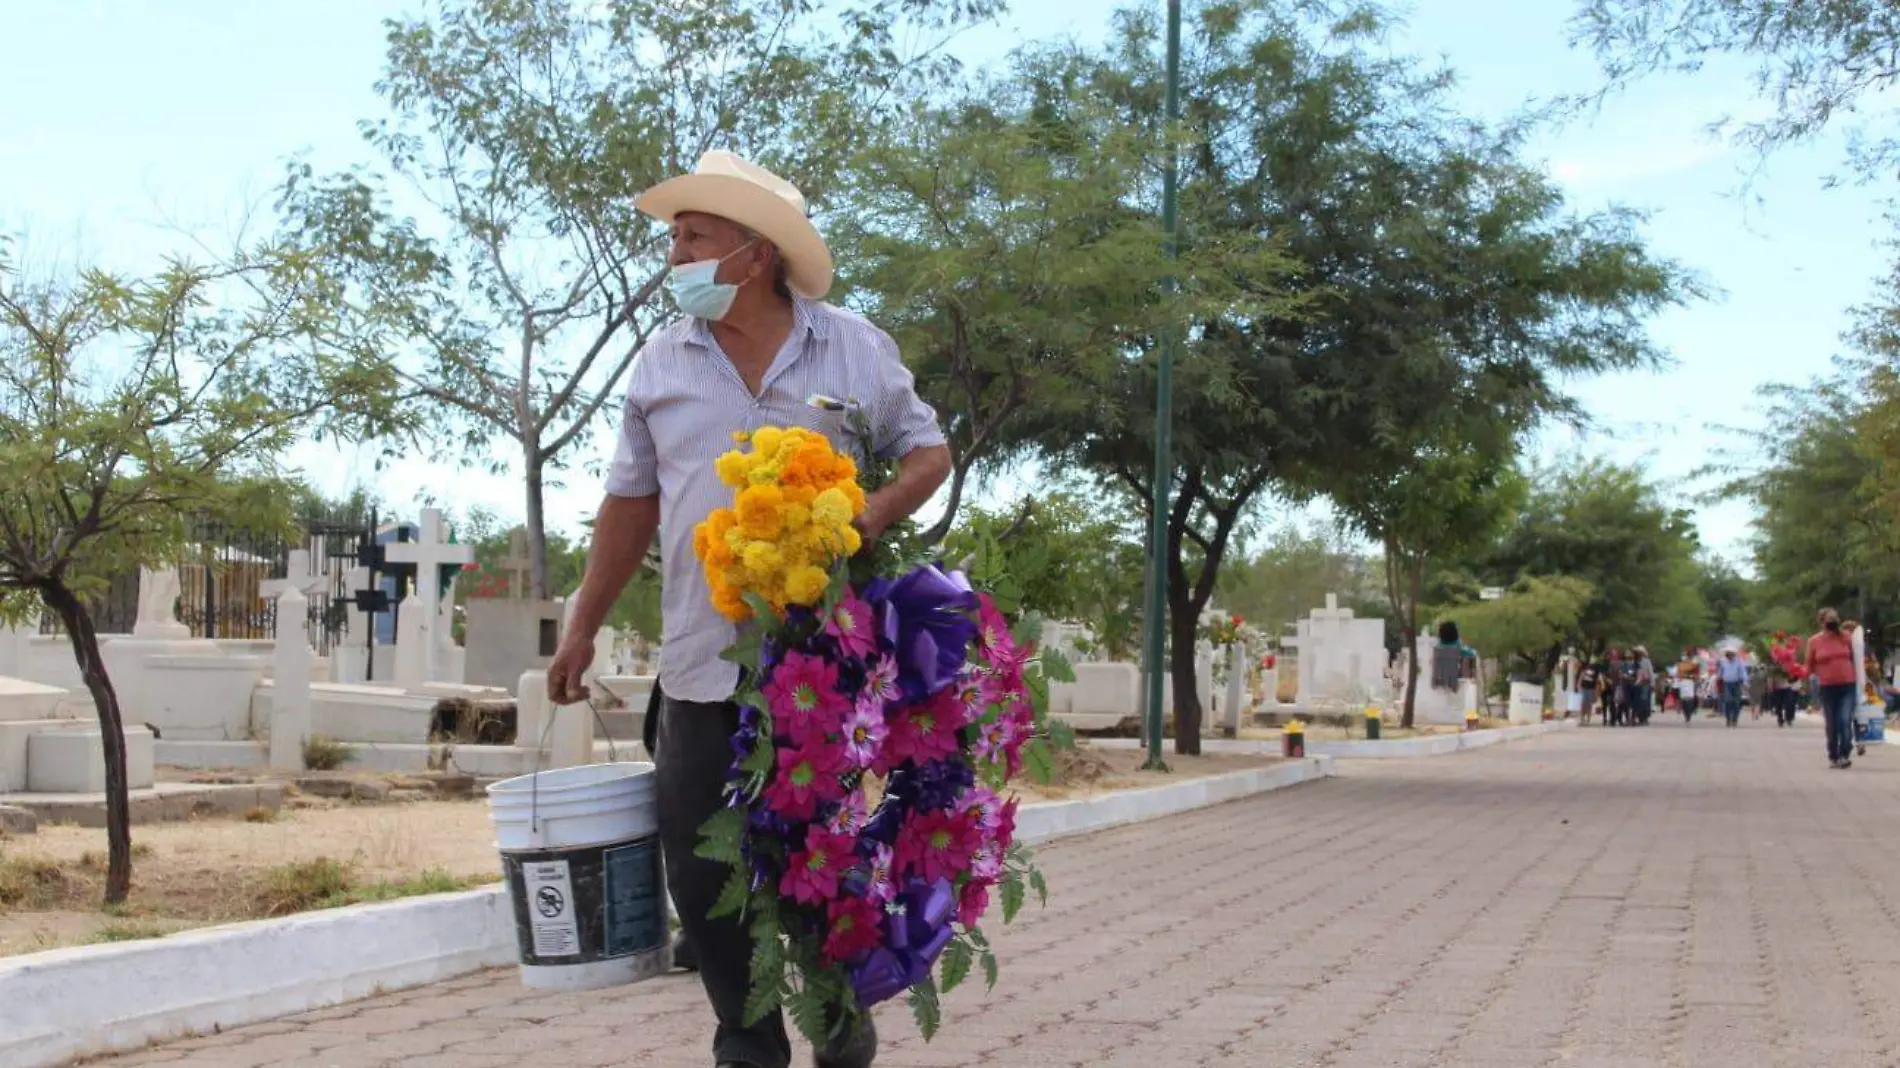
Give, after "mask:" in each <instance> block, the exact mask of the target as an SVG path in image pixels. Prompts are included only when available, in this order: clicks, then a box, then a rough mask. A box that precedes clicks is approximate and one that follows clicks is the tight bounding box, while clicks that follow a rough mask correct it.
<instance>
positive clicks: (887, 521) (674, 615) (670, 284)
mask: <svg viewBox="0 0 1900 1068" xmlns="http://www.w3.org/2000/svg"><path fill="white" fill-rule="evenodd" d="M638 207H639V209H640V210H641V211H643V212H645V213H646V214H648V215H650V216H652V217H654V218H656V219H659V220H660V221H661V222H664V223H668V224H670V225H671V227H672V235H673V238H672V240H673V244H672V253H671V256H670V263H671V265H672V266H671V271H670V273H669V275H668V277H667V281H666V285H667V289H668V291H669V292H670V293H671V295H672V298H673V301H674V303H675V304H676V305H678V307H679V310H680V311H681V312H682V313H684V317H683V318H681V319H680V320H679V321H678V322H676V323H674V324H672V325H671V326H668V327H667V328H666V329H664V330H662V331H660V332H659V333H657V334H655V335H654V336H653V338H652V339H651V340H649V341H648V342H647V344H646V346H645V347H644V348H643V349H642V350H641V351H640V354H639V356H638V358H637V359H636V360H635V361H634V364H633V369H632V371H631V372H630V375H629V378H628V382H627V398H626V407H625V411H624V414H623V418H622V420H621V426H620V441H619V447H618V449H617V451H616V453H615V455H614V461H613V465H612V468H611V470H610V471H609V472H608V476H607V486H606V488H607V494H606V499H605V500H604V501H603V502H602V503H601V506H600V515H599V518H598V520H597V521H596V523H595V526H594V537H593V544H592V547H591V548H590V549H589V552H588V560H587V574H586V577H585V578H583V579H582V581H581V589H580V593H579V594H578V595H577V600H578V603H577V605H576V606H575V609H574V617H573V619H574V622H573V626H572V628H571V629H570V630H569V632H568V633H566V634H564V635H562V636H561V648H560V651H559V652H558V653H557V654H556V656H555V658H554V661H553V663H552V664H551V665H550V667H549V668H548V690H549V693H550V695H551V696H552V697H553V699H554V700H555V701H557V702H560V703H563V704H568V703H573V702H575V701H578V700H584V699H585V697H586V691H585V690H584V689H583V688H582V687H581V683H580V677H581V672H582V670H583V669H584V668H585V667H586V666H587V664H588V662H589V660H590V659H591V655H592V653H591V651H592V649H593V641H594V634H595V632H596V631H598V630H599V629H600V626H601V622H602V621H603V620H604V619H605V618H606V616H607V613H608V610H609V609H610V608H611V607H612V605H613V603H614V600H615V598H616V597H618V596H619V594H620V592H621V590H622V589H623V588H624V587H625V586H626V584H627V581H628V580H629V579H630V578H631V577H632V575H633V572H634V569H635V568H636V567H637V566H638V565H639V564H640V562H641V560H642V559H643V558H644V557H645V555H646V551H647V547H648V545H649V543H651V542H652V540H653V538H654V537H655V536H656V535H657V536H658V537H659V538H660V546H661V552H660V556H661V560H662V561H663V565H662V566H663V573H662V587H661V608H662V614H663V616H664V623H665V635H666V643H665V646H664V648H663V650H662V653H661V662H660V683H661V685H662V686H663V687H664V689H665V697H664V699H663V700H662V701H661V702H660V719H659V725H658V737H657V739H656V741H657V742H658V745H657V748H656V751H655V754H654V755H655V763H656V767H657V775H658V781H657V794H658V803H659V823H660V844H661V850H662V852H663V853H664V855H665V860H666V877H667V882H668V883H669V888H670V890H671V891H672V895H673V900H674V902H675V904H676V905H677V907H678V909H679V919H680V925H681V926H682V927H683V928H684V930H685V934H686V936H687V938H688V939H689V941H690V943H691V945H692V947H693V950H694V951H695V955H696V956H697V957H698V965H699V976H700V981H701V983H702V985H703V986H704V987H705V989H706V997H707V1000H708V1001H710V1002H711V1003H712V1009H713V1014H714V1016H715V1017H716V1018H717V1022H718V1026H717V1028H716V1030H715V1032H714V1036H713V1061H714V1063H715V1064H716V1065H718V1066H720V1068H788V1066H789V1065H790V1063H791V1056H792V1049H791V1042H790V1040H789V1037H788V1035H787V1033H786V1030H785V1023H784V1020H783V1018H782V1017H781V1016H780V1015H779V1014H778V1013H773V1014H771V1015H770V1016H768V1017H766V1018H765V1019H764V1020H761V1021H759V1022H757V1023H755V1024H747V1023H746V1022H745V1002H746V996H747V993H748V991H749V987H750V968H749V965H750V960H751V956H752V940H751V937H750V935H749V934H748V932H747V929H746V927H745V926H744V925H743V924H741V923H740V922H739V921H737V920H736V919H734V918H731V917H726V918H722V919H719V920H713V919H710V918H708V916H707V913H709V912H710V911H711V910H712V908H713V905H714V903H715V902H716V900H717V898H718V896H719V891H720V889H721V887H722V886H723V884H724V882H725V879H726V876H727V869H726V867H725V865H723V864H719V863H716V862H713V861H709V860H705V859H702V858H699V857H695V856H694V855H693V850H694V847H695V846H696V845H697V844H698V841H699V828H700V825H701V824H703V823H704V822H705V821H706V819H707V818H708V817H710V816H711V815H713V813H715V812H717V811H718V810H719V809H720V807H721V806H722V804H723V803H724V796H723V794H724V786H725V781H726V771H727V768H728V766H729V765H730V764H731V762H732V749H731V747H730V741H731V738H732V735H733V734H734V733H735V732H736V731H737V730H738V725H739V710H738V708H737V706H735V705H734V704H733V703H732V695H733V693H734V691H735V690H736V689H737V686H738V682H739V669H738V668H737V667H735V666H734V665H733V664H731V663H729V662H727V661H725V660H721V659H720V653H721V652H723V651H724V650H725V649H726V647H727V646H728V645H730V644H731V643H732V642H733V640H734V638H735V636H736V632H735V630H734V628H733V626H732V624H731V623H729V622H727V621H726V620H725V619H724V618H723V617H722V616H720V615H719V614H718V613H717V612H716V611H714V609H713V607H712V600H711V595H710V593H709V591H708V589H707V586H706V580H705V576H704V574H703V573H702V572H701V570H700V567H699V563H698V561H696V560H695V559H694V557H693V528H694V527H695V526H696V525H698V524H699V523H700V521H702V520H704V519H705V518H706V516H707V515H709V514H710V513H711V512H712V511H713V510H714V509H715V508H720V507H725V506H729V505H730V504H731V491H730V490H729V489H727V488H726V487H725V486H724V485H723V484H722V483H721V482H720V480H719V478H718V476H717V474H716V473H715V472H714V469H713V467H714V462H715V461H716V460H717V459H718V458H719V456H720V455H721V454H722V453H724V452H726V451H728V450H729V449H731V448H732V447H733V435H734V434H736V433H740V432H751V431H756V430H759V429H760V428H762V427H765V426H789V425H799V426H804V427H807V428H810V429H812V430H816V431H819V432H821V433H823V434H825V435H826V436H827V437H829V438H830V439H831V441H832V443H833V444H834V445H836V446H837V447H839V448H840V449H842V450H845V451H847V452H849V453H852V454H854V455H858V456H859V457H861V458H865V457H870V456H874V457H876V458H877V459H880V460H896V461H897V463H898V466H899V473H898V476H897V478H896V479H895V480H894V481H893V482H891V483H890V484H889V485H887V486H885V487H884V488H883V489H881V490H879V491H878V492H877V493H875V494H872V495H871V497H870V499H869V502H868V504H867V507H866V509H865V512H864V515H863V516H862V517H861V518H860V519H859V526H860V527H862V528H863V531H864V535H865V537H866V540H867V541H868V540H870V539H873V538H876V537H877V536H878V535H879V534H880V533H882V532H883V531H884V530H885V529H886V528H888V527H889V526H890V525H891V524H893V523H895V522H897V521H899V520H901V519H904V518H906V517H908V516H909V515H910V514H911V513H912V512H914V511H916V510H917V509H918V508H919V507H920V506H922V505H923V503H924V502H925V501H927V500H929V499H930V496H931V495H932V494H933V493H935V492H936V490H937V487H938V486H940V485H942V483H943V480H944V478H945V477H946V476H947V475H948V474H949V471H950V453H949V450H948V449H947V448H946V447H945V445H944V436H943V432H942V430H941V429H940V428H939V426H938V424H937V417H936V413H935V412H933V411H932V410H931V409H930V407H929V406H928V405H926V404H924V403H923V401H921V400H920V399H919V398H918V397H917V394H916V391H915V388H914V384H913V380H912V377H911V374H910V372H909V371H908V370H906V369H905V367H904V365H903V362H902V361H901V360H900V359H899V357H898V353H897V347H896V345H895V343H893V342H892V340H891V338H890V336H889V335H887V334H885V333H884V332H883V331H882V330H879V329H878V328H877V327H875V326H873V325H871V324H870V323H869V322H867V321H865V320H864V319H863V318H861V317H859V316H857V315H854V314H852V313H850V312H847V311H844V310H842V309H839V308H836V307H833V306H831V305H829V304H825V303H823V298H824V296H825V293H826V292H827V291H828V290H829V289H830V288H831V274H832V262H831V252H830V250H829V249H828V248H826V246H825V242H824V239H823V238H822V237H820V236H819V234H818V231H817V230H816V229H815V228H814V227H813V226H812V224H811V223H810V221H808V220H807V218H806V215H805V199H804V197H803V196H802V195H801V194H800V193H799V192H798V190H797V189H795V188H793V187H792V186H791V185H790V184H789V183H787V182H786V181H784V180H783V179H781V178H779V177H778V176H776V175H774V174H771V173H770V172H768V171H766V170H764V169H762V168H760V167H757V166H755V165H753V164H751V163H748V162H746V161H745V160H742V159H740V158H738V157H737V156H734V155H732V154H731V153H727V152H718V151H715V152H708V153H707V154H706V155H705V156H704V157H702V158H701V159H700V161H699V166H698V168H697V169H696V170H695V171H694V173H692V174H689V175H684V176H682V177H678V178H674V179H671V180H669V181H666V182H663V183H661V184H660V185H657V186H655V187H653V188H652V189H649V190H647V192H646V193H645V194H644V195H643V196H641V198H640V201H639V204H638ZM815 395H826V396H830V397H837V398H848V399H849V405H855V406H856V407H857V408H858V409H859V410H861V411H862V413H863V414H864V416H865V417H866V419H865V422H866V423H867V424H868V425H869V427H870V440H868V441H865V440H857V439H856V437H855V434H854V431H853V428H852V425H851V423H850V422H849V421H848V419H847V416H848V413H839V412H835V411H830V410H821V409H820V408H819V407H815V406H813V405H811V404H808V403H807V399H808V398H810V397H813V396H815ZM830 407H832V406H826V409H829V408H830ZM876 1052H877V1033H876V1030H875V1029H874V1028H873V1027H872V1026H871V1023H870V1020H869V1019H868V1018H867V1019H866V1020H865V1021H864V1023H863V1025H862V1026H861V1027H859V1028H857V1029H855V1030H854V1031H853V1032H852V1033H850V1034H848V1035H846V1036H844V1037H843V1038H841V1039H840V1040H838V1041H835V1042H834V1043H832V1044H831V1048H828V1049H822V1050H819V1051H818V1052H817V1065H818V1068H865V1066H868V1065H869V1064H870V1063H871V1062H872V1059H873V1058H874V1057H875V1055H876Z"/></svg>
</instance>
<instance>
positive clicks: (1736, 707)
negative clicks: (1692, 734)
mask: <svg viewBox="0 0 1900 1068" xmlns="http://www.w3.org/2000/svg"><path fill="white" fill-rule="evenodd" d="M1716 672H1717V674H1716V677H1715V684H1716V687H1717V693H1718V695H1719V697H1720V698H1721V701H1722V716H1723V718H1724V719H1726V720H1728V725H1729V726H1731V727H1734V726H1739V725H1740V723H1741V720H1742V699H1743V698H1745V697H1746V696H1747V695H1748V664H1747V663H1746V662H1744V661H1743V660H1742V658H1741V655H1740V654H1739V653H1738V652H1737V651H1736V649H1735V647H1734V646H1732V645H1731V646H1729V647H1728V648H1727V649H1725V650H1723V652H1722V662H1721V663H1720V664H1718V665H1716Z"/></svg>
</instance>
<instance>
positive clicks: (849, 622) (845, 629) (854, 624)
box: [825, 592, 877, 660]
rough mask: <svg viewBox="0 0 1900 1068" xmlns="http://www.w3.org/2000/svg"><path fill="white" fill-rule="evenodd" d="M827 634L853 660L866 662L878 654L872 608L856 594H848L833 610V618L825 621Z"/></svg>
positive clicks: (874, 618) (875, 625)
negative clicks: (865, 660)
mask: <svg viewBox="0 0 1900 1068" xmlns="http://www.w3.org/2000/svg"><path fill="white" fill-rule="evenodd" d="M825 633H826V634H828V635H830V636H831V637H832V639H833V640H835V641H836V642H837V643H838V648H839V650H840V651H842V652H843V653H844V655H845V656H848V657H850V658H852V659H853V660H864V659H867V658H869V657H871V656H873V655H875V654H876V653H877V624H876V617H875V616H873V615H872V614H871V606H870V605H868V604H865V603H864V602H863V601H861V600H859V599H858V595H857V594H855V593H849V592H847V593H846V594H845V597H844V600H842V601H839V602H838V607H837V608H834V609H832V612H831V618H830V619H828V620H826V621H825Z"/></svg>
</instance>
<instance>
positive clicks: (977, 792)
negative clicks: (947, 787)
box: [957, 783, 1003, 834]
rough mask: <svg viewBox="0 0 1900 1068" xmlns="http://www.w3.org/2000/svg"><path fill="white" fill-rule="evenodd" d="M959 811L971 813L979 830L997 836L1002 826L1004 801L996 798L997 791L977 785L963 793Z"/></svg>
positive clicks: (971, 817) (958, 806) (958, 807)
mask: <svg viewBox="0 0 1900 1068" xmlns="http://www.w3.org/2000/svg"><path fill="white" fill-rule="evenodd" d="M957 809H958V811H960V812H967V813H969V814H970V819H971V820H973V821H974V822H975V823H976V826H977V829H978V830H980V831H982V832H983V833H985V834H995V833H996V829H997V828H998V827H999V826H1001V825H1002V824H1001V821H1002V818H1003V799H1002V798H1000V797H998V796H996V791H995V790H992V789H990V788H989V787H987V786H985V785H983V784H982V783H977V784H976V785H974V786H972V787H970V788H969V789H968V790H965V791H964V792H963V799H962V800H961V801H960V802H958V805H957Z"/></svg>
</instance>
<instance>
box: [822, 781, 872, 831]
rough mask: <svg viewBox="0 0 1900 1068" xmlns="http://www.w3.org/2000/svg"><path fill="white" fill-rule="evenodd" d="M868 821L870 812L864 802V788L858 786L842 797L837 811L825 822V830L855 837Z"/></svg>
mask: <svg viewBox="0 0 1900 1068" xmlns="http://www.w3.org/2000/svg"><path fill="white" fill-rule="evenodd" d="M870 821H871V810H870V807H869V806H868V805H867V804H866V803H865V800H864V787H862V786H860V787H858V788H857V789H855V790H853V791H851V792H850V793H848V794H846V795H844V800H843V801H841V802H839V803H838V811H836V812H833V813H832V814H831V818H830V819H828V820H826V821H825V828H826V829H827V830H829V831H831V833H833V834H848V835H852V836H854V837H855V836H856V835H858V834H859V833H861V832H862V831H863V830H864V825H865V824H866V823H869V822H870Z"/></svg>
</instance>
